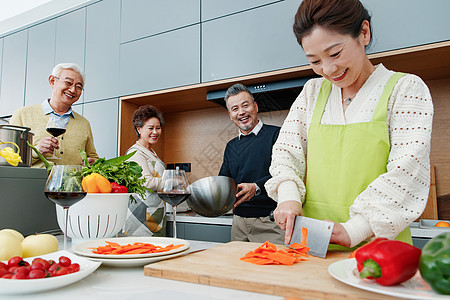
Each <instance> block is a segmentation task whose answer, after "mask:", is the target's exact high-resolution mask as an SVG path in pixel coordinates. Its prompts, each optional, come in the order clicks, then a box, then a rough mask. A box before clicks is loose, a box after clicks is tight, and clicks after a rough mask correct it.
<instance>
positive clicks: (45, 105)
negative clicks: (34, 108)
mask: <svg viewBox="0 0 450 300" xmlns="http://www.w3.org/2000/svg"><path fill="white" fill-rule="evenodd" d="M49 100H50V99H45V100H44V102H42V110H43V111H44V114H45V115H48V114H52V115H55V116H57V117H59V118H60V120H61V122H62V123H63V124H64V128H65V127H66V126H67V123H69V119H70V116H72V117H74V118H75V114H74V113H73V111H72V107H71V108H70V109H69V111H67V112H66V113H64V114H63V115H60V114H57V113H56V112H55V111H54V110H53V108H52V107H51V106H50V103H48V102H49Z"/></svg>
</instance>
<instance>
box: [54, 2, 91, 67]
mask: <svg viewBox="0 0 450 300" xmlns="http://www.w3.org/2000/svg"><path fill="white" fill-rule="evenodd" d="M85 29H86V8H82V9H79V10H76V11H74V12H71V13H68V14H66V15H63V16H61V17H59V18H57V19H56V48H55V64H59V63H64V62H72V63H77V64H79V65H80V67H81V68H82V69H84V49H85V32H86V30H85Z"/></svg>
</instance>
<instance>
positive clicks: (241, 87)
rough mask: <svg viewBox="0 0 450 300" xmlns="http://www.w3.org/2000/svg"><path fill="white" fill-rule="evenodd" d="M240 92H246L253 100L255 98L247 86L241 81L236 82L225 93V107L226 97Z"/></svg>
mask: <svg viewBox="0 0 450 300" xmlns="http://www.w3.org/2000/svg"><path fill="white" fill-rule="evenodd" d="M242 92H247V93H248V94H249V95H250V97H252V100H253V102H255V99H254V98H253V95H252V93H250V91H249V90H248V88H247V87H246V86H245V85H243V84H242V83H236V84H234V85H232V86H230V87H229V88H228V90H227V91H226V93H225V98H224V100H225V104H226V105H227V108H228V98H230V97H231V96H234V95H237V94H239V93H242Z"/></svg>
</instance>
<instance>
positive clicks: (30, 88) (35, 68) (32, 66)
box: [25, 20, 56, 105]
mask: <svg viewBox="0 0 450 300" xmlns="http://www.w3.org/2000/svg"><path fill="white" fill-rule="evenodd" d="M55 29H56V20H50V21H47V22H45V23H42V24H39V25H36V26H34V27H31V28H30V29H29V30H28V52H27V72H26V76H27V80H26V87H25V105H33V104H38V103H42V101H44V99H46V98H49V97H50V96H51V88H50V85H49V83H48V76H49V75H50V74H51V73H52V69H53V67H54V65H55Z"/></svg>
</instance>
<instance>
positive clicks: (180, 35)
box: [120, 25, 200, 95]
mask: <svg viewBox="0 0 450 300" xmlns="http://www.w3.org/2000/svg"><path fill="white" fill-rule="evenodd" d="M199 82H200V25H193V26H189V27H185V28H182V29H178V30H174V31H171V32H168V33H165V34H160V35H156V36H152V37H149V38H145V39H141V40H138V41H134V42H131V43H126V44H122V45H121V46H120V94H122V95H128V94H136V93H142V92H147V91H152V90H159V89H165V88H171V87H176V86H183V85H189V84H195V83H199Z"/></svg>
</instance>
